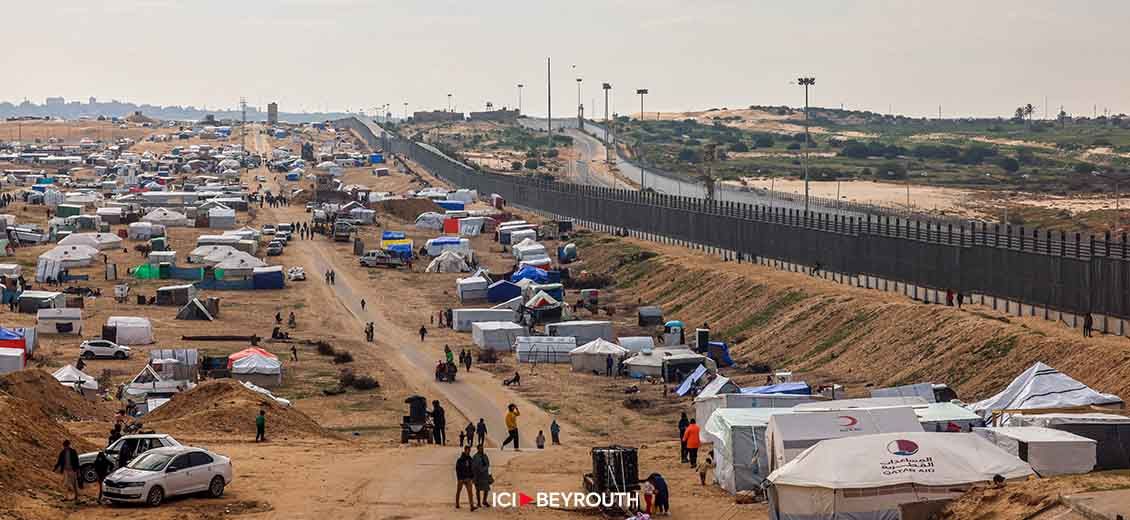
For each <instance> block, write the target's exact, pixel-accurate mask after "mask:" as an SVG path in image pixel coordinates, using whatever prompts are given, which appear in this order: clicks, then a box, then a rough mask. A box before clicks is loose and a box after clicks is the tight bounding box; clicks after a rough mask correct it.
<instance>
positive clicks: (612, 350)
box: [567, 336, 628, 356]
mask: <svg viewBox="0 0 1130 520" xmlns="http://www.w3.org/2000/svg"><path fill="white" fill-rule="evenodd" d="M567 337H572V336H567ZM627 353H628V349H626V348H624V347H621V346H620V345H617V344H615V343H612V342H611V341H608V340H606V339H604V338H596V339H594V340H592V341H590V342H588V343H585V344H584V345H581V346H579V347H577V348H575V349H573V350H570V351H569V354H598V355H609V354H611V355H613V356H622V355H624V354H627Z"/></svg>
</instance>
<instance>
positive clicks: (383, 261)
mask: <svg viewBox="0 0 1130 520" xmlns="http://www.w3.org/2000/svg"><path fill="white" fill-rule="evenodd" d="M403 265H404V259H403V258H401V257H400V255H397V254H393V253H389V252H388V251H385V250H383V249H374V250H372V251H365V254H363V255H361V266H362V267H400V266H403Z"/></svg>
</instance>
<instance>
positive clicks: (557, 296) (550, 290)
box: [523, 283, 565, 302]
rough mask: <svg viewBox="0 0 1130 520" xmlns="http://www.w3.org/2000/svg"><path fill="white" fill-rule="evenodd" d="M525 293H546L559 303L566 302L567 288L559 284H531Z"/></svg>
mask: <svg viewBox="0 0 1130 520" xmlns="http://www.w3.org/2000/svg"><path fill="white" fill-rule="evenodd" d="M523 291H524V292H525V293H526V294H529V295H535V294H537V293H539V292H544V293H545V294H548V295H549V296H550V297H551V298H553V299H554V300H557V301H559V302H563V301H565V286H564V285H563V284H559V283H544V284H542V283H531V284H529V285H527V286H526V288H525V289H524V290H523Z"/></svg>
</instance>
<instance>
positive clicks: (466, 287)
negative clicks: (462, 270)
mask: <svg viewBox="0 0 1130 520" xmlns="http://www.w3.org/2000/svg"><path fill="white" fill-rule="evenodd" d="M489 286H490V282H489V281H488V280H487V279H486V278H483V277H481V276H471V277H469V278H459V279H458V280H455V294H456V295H457V296H458V297H459V301H461V302H467V301H474V300H485V299H486V297H487V288H488V287H489Z"/></svg>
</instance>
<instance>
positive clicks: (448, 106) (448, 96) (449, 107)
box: [447, 94, 451, 112]
mask: <svg viewBox="0 0 1130 520" xmlns="http://www.w3.org/2000/svg"><path fill="white" fill-rule="evenodd" d="M447 111H448V112H451V94H448V95H447Z"/></svg>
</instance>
